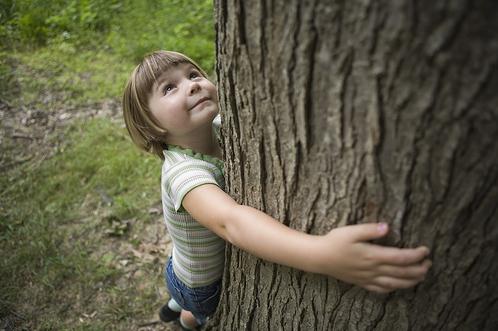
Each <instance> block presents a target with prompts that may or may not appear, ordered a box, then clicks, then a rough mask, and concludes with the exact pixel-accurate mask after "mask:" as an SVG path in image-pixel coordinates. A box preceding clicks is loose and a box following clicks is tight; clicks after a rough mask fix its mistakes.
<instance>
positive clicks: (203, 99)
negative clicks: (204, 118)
mask: <svg viewBox="0 0 498 331" xmlns="http://www.w3.org/2000/svg"><path fill="white" fill-rule="evenodd" d="M207 100H210V99H209V98H208V97H204V98H200V99H199V100H198V101H197V102H196V103H195V104H194V105H193V106H192V108H190V110H192V109H194V108H195V107H197V106H198V105H200V104H201V103H203V102H204V101H207Z"/></svg>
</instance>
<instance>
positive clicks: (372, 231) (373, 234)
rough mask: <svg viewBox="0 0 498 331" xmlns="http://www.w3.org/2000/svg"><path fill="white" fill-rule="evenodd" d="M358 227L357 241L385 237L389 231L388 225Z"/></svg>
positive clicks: (371, 224) (377, 224) (376, 224)
mask: <svg viewBox="0 0 498 331" xmlns="http://www.w3.org/2000/svg"><path fill="white" fill-rule="evenodd" d="M355 227H356V240H357V241H368V240H373V239H378V238H382V237H384V236H385V235H386V234H387V232H388V231H389V226H388V225H387V223H366V224H358V225H355Z"/></svg>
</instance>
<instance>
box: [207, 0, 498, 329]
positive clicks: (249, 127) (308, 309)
mask: <svg viewBox="0 0 498 331" xmlns="http://www.w3.org/2000/svg"><path fill="white" fill-rule="evenodd" d="M216 14H217V19H216V22H217V28H216V29H217V68H216V71H217V75H218V81H219V83H218V84H219V90H220V102H221V105H222V116H223V117H224V118H223V121H224V125H223V130H224V137H225V138H224V148H225V158H226V175H227V187H228V191H229V193H230V194H231V195H232V196H233V197H235V198H236V199H237V200H238V201H239V202H241V203H245V204H249V205H251V206H254V207H256V208H260V209H262V210H264V211H265V212H267V213H269V214H270V215H272V216H274V217H275V218H277V219H279V220H281V221H282V222H284V223H285V224H287V225H289V226H290V227H292V228H296V229H299V230H302V231H306V232H309V233H315V234H322V233H325V232H327V231H329V230H330V229H332V228H334V227H337V226H342V225H346V224H354V223H361V222H365V221H374V220H384V221H387V222H389V223H390V225H391V229H392V235H391V236H390V237H389V238H388V239H387V240H385V241H384V243H385V244H389V245H397V246H400V247H409V246H415V245H418V244H424V245H427V246H428V247H430V248H431V250H432V259H433V262H434V265H433V267H432V271H431V272H430V274H429V276H428V279H426V281H425V282H423V283H422V284H420V285H419V286H417V287H416V288H414V289H410V290H404V291H397V292H394V293H392V294H389V295H379V294H374V293H369V292H367V291H365V290H362V289H360V288H357V287H352V286H350V285H347V284H344V283H341V282H338V281H336V280H334V279H331V278H326V277H322V276H318V275H313V274H305V273H302V272H299V271H296V270H292V269H289V268H286V267H282V266H277V265H274V264H271V263H266V262H264V261H261V260H259V259H257V258H255V257H253V256H250V255H248V254H246V253H244V252H242V251H240V250H238V249H236V248H230V249H228V251H227V261H226V265H227V268H226V274H225V277H224V291H223V294H222V301H221V305H220V309H219V310H218V314H217V315H216V317H215V318H214V319H213V321H212V323H211V327H212V329H216V330H217V329H223V330H246V329H250V330H282V329H285V330H298V329H302V330H348V329H351V330H373V329H375V330H435V329H437V330H440V329H447V330H449V329H451V330H453V329H458V330H496V329H497V328H498V315H496V314H493V312H496V311H498V301H497V299H498V286H497V285H498V284H497V281H496V280H497V277H498V268H497V265H498V264H497V263H496V260H497V257H496V248H497V235H498V227H497V226H496V222H497V221H498V217H497V216H498V213H497V207H498V204H497V202H498V185H497V184H498V157H497V155H498V144H497V142H496V141H497V139H498V125H497V123H498V110H497V106H498V94H497V93H496V92H497V91H498V71H497V60H498V57H497V54H498V33H497V31H498V2H496V1H494V0H480V1H464V0H458V1H445V2H443V1H428V0H427V1H426V0H424V1H358V0H356V1H338V0H337V1H329V0H316V1H299V0H292V1H287V0H286V1H284V0H274V1H223V0H218V1H217V2H216Z"/></svg>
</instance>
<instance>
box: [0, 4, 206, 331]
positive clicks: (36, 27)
mask: <svg viewBox="0 0 498 331" xmlns="http://www.w3.org/2000/svg"><path fill="white" fill-rule="evenodd" d="M0 22H1V25H0V148H1V156H0V171H1V176H0V190H1V191H0V330H52V329H53V330H69V329H70V330H73V329H76V330H170V329H175V327H176V326H174V325H167V324H161V323H160V322H159V321H158V318H157V311H158V309H159V308H160V307H161V306H162V304H164V303H165V302H166V300H167V298H168V294H167V292H166V289H165V286H164V282H163V276H162V269H163V263H164V262H165V259H166V256H167V255H168V254H169V249H170V248H169V238H168V235H167V233H166V232H165V230H164V227H163V224H162V211H161V204H160V187H159V184H160V166H161V162H160V160H159V159H157V158H154V157H152V156H148V155H145V154H144V153H142V152H140V151H138V150H137V148H135V147H134V146H133V145H132V143H131V141H130V139H129V138H128V136H127V133H126V129H125V128H124V125H123V120H122V116H121V105H120V98H121V93H122V90H123V88H124V86H125V83H126V80H127V78H128V76H129V74H130V72H131V70H132V69H133V67H134V66H135V65H136V64H137V62H138V61H139V60H140V59H141V58H142V56H143V55H144V54H145V53H147V52H150V51H153V50H157V49H168V50H176V51H180V52H183V53H185V54H187V55H189V56H190V57H192V58H193V59H194V60H196V61H197V62H198V63H199V64H200V65H201V66H202V67H203V68H204V69H205V70H206V71H207V72H208V73H209V74H210V75H212V74H213V68H214V58H215V40H214V21H213V4H212V1H205V0H186V1H179V0H162V1H152V0H134V1H131V0H126V1H116V0H79V1H78V0H67V1H56V0H52V1H46V0H44V1H42V0H32V1H27V0H25V1H13V0H2V1H1V2H0ZM212 77H213V76H212Z"/></svg>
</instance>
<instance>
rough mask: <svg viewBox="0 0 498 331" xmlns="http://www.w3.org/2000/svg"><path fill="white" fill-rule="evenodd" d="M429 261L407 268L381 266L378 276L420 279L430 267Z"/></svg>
mask: <svg viewBox="0 0 498 331" xmlns="http://www.w3.org/2000/svg"><path fill="white" fill-rule="evenodd" d="M431 265H432V262H431V261H430V260H424V261H423V262H422V263H420V264H415V265H409V266H396V265H382V266H380V267H379V275H384V276H390V277H395V278H406V279H422V278H424V277H425V275H426V274H427V271H428V270H429V268H430V267H431Z"/></svg>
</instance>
